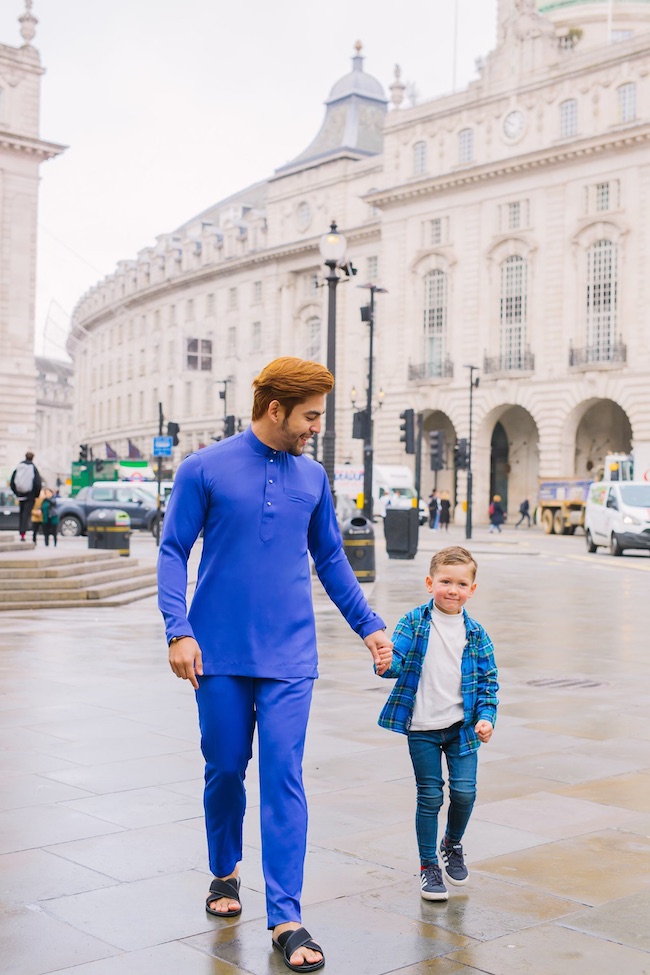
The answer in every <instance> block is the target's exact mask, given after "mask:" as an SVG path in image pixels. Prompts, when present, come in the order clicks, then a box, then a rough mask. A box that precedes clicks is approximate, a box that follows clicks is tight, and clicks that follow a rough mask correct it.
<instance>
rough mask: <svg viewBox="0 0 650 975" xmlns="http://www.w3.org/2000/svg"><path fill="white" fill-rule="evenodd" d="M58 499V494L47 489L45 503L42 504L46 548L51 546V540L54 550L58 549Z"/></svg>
mask: <svg viewBox="0 0 650 975" xmlns="http://www.w3.org/2000/svg"><path fill="white" fill-rule="evenodd" d="M58 499H59V494H58V492H54V491H52V490H51V489H50V488H46V489H45V497H44V498H43V503H42V504H41V512H42V514H43V539H44V541H45V544H46V546H49V544H50V538H51V539H52V543H53V545H54V548H56V539H57V535H58V532H59V515H58V512H57V510H56V503H57V501H58Z"/></svg>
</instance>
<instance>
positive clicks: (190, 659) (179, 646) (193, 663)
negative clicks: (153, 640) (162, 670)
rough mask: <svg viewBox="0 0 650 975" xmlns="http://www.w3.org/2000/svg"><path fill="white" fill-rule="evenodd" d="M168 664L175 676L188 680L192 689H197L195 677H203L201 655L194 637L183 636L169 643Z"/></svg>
mask: <svg viewBox="0 0 650 975" xmlns="http://www.w3.org/2000/svg"><path fill="white" fill-rule="evenodd" d="M169 666H170V667H171V669H172V670H173V671H174V673H175V674H176V676H177V677H182V678H183V680H189V681H190V683H191V685H192V687H193V688H194V690H198V686H199V682H198V681H197V679H196V678H197V676H199V677H203V657H202V656H201V648H200V646H199V645H198V643H197V642H196V640H195V639H194V637H192V636H184V637H183V638H182V639H181V640H176V642H175V643H172V644H171V646H170V648H169Z"/></svg>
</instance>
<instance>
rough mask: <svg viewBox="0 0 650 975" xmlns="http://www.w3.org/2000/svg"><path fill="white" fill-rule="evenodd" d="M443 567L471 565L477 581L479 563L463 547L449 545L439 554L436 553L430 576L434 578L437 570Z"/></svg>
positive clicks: (473, 576)
mask: <svg viewBox="0 0 650 975" xmlns="http://www.w3.org/2000/svg"><path fill="white" fill-rule="evenodd" d="M443 565H471V566H472V579H476V573H477V571H478V562H477V561H476V559H475V558H474V556H473V555H472V553H471V552H468V551H467V549H466V548H463V547H462V546H461V545H449V546H448V547H447V548H441V549H440V551H439V552H436V554H435V555H434V556H433V558H432V559H431V565H430V566H429V575H430V576H431V577H433V575H434V573H435V572H436V570H438V569H441V568H442V566H443Z"/></svg>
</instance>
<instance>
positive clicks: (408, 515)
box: [384, 507, 420, 559]
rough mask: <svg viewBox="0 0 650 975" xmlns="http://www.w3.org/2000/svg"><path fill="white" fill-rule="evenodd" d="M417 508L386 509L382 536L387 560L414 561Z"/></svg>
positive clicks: (418, 513)
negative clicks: (384, 540) (383, 536)
mask: <svg viewBox="0 0 650 975" xmlns="http://www.w3.org/2000/svg"><path fill="white" fill-rule="evenodd" d="M419 516H420V512H419V511H418V509H417V508H391V507H388V508H386V517H385V518H384V535H385V537H386V552H387V553H388V558H389V559H414V558H415V555H416V552H417V550H418V527H419V524H418V523H419Z"/></svg>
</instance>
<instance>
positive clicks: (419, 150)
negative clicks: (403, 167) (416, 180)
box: [413, 142, 427, 176]
mask: <svg viewBox="0 0 650 975" xmlns="http://www.w3.org/2000/svg"><path fill="white" fill-rule="evenodd" d="M426 171H427V144H426V142H416V143H415V145H414V146H413V175H414V176H421V175H422V174H423V173H426Z"/></svg>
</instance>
